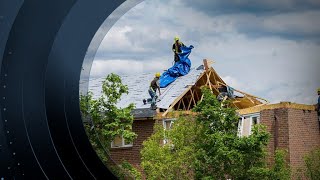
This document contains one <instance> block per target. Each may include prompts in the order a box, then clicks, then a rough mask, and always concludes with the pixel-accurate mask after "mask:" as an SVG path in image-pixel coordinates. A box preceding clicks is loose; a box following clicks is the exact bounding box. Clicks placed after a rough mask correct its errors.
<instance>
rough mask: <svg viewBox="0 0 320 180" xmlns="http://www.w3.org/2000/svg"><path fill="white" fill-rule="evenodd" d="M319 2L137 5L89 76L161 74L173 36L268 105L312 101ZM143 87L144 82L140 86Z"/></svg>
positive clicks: (318, 76)
mask: <svg viewBox="0 0 320 180" xmlns="http://www.w3.org/2000/svg"><path fill="white" fill-rule="evenodd" d="M319 18H320V1H319V0H268V1H257V0H234V1H223V0H197V1H194V0H145V1H143V2H141V3H139V4H138V5H136V6H135V7H133V8H131V9H130V10H129V11H128V12H127V13H125V14H124V15H123V16H122V17H121V18H120V19H119V20H118V21H117V22H116V23H115V25H114V26H113V27H112V28H111V29H110V31H109V32H108V33H107V34H106V36H105V38H104V39H103V41H102V43H101V45H100V47H99V48H98V50H97V53H96V55H95V58H94V61H93V64H92V69H91V77H93V78H96V77H103V76H105V75H107V74H108V73H110V72H115V73H118V74H131V75H134V74H137V73H142V72H157V71H160V72H163V70H165V69H168V68H169V67H171V65H172V61H173V54H172V51H171V47H172V43H173V38H174V37H175V36H176V35H178V36H179V37H180V39H181V40H182V42H183V43H184V44H186V45H193V46H194V47H195V48H194V49H193V51H192V53H191V55H190V56H189V58H190V59H191V61H192V65H193V67H197V66H199V65H201V63H202V60H203V59H204V58H207V59H212V60H214V61H215V62H216V63H215V64H213V67H214V68H215V69H216V71H217V72H218V74H219V75H220V76H221V77H222V78H223V79H224V80H225V81H226V82H227V83H228V84H229V85H230V86H232V87H234V88H236V89H239V90H242V91H245V92H247V93H250V94H253V95H257V96H259V97H262V98H265V99H268V100H269V101H270V102H271V103H278V102H280V101H291V102H296V103H306V104H314V103H316V99H317V95H316V89H317V88H318V87H320V73H319V68H320V20H319ZM147 83H149V82H147Z"/></svg>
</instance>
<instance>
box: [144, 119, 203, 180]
mask: <svg viewBox="0 0 320 180" xmlns="http://www.w3.org/2000/svg"><path fill="white" fill-rule="evenodd" d="M196 131H197V129H196V126H195V122H194V121H192V120H191V119H188V118H180V119H178V120H176V121H175V122H174V124H173V128H172V130H169V131H167V130H164V128H163V126H162V124H159V123H156V125H155V132H156V133H154V134H153V135H152V136H151V137H150V138H149V140H147V141H145V142H144V143H143V146H144V148H143V149H142V150H141V155H142V163H141V166H142V167H143V169H144V172H145V173H146V176H147V178H148V179H190V177H193V161H194V160H195V156H194V154H195V147H194V146H193V143H194V141H195V139H194V138H195V134H196ZM164 139H168V140H170V141H169V142H170V143H167V144H163V140H164Z"/></svg>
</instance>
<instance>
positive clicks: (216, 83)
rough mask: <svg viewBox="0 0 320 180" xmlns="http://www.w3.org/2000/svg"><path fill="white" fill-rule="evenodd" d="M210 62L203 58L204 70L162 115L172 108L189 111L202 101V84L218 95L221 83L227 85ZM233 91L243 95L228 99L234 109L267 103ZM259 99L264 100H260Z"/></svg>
mask: <svg viewBox="0 0 320 180" xmlns="http://www.w3.org/2000/svg"><path fill="white" fill-rule="evenodd" d="M212 63H213V61H209V60H206V59H204V60H203V64H204V70H205V71H204V72H203V73H202V74H201V75H200V76H199V78H198V79H197V81H196V82H195V83H194V84H193V85H189V86H188V88H187V89H186V90H185V91H184V92H183V93H182V94H181V95H180V96H179V97H178V98H177V99H176V100H175V101H174V102H173V103H172V104H171V105H170V107H169V108H168V109H166V111H165V112H164V113H163V114H162V116H166V115H167V114H168V112H170V111H172V110H183V111H190V110H191V109H192V108H193V107H194V106H195V105H196V104H197V102H199V101H202V99H203V95H202V93H201V88H202V87H204V86H205V87H208V88H209V89H210V90H211V92H212V93H213V94H215V95H216V96H218V95H219V90H218V88H219V87H220V86H221V85H223V86H227V84H226V83H225V82H224V81H223V80H222V78H221V77H220V76H219V75H218V73H217V72H216V71H215V70H214V69H213V68H212V67H210V64H212ZM234 91H236V92H238V93H240V94H242V95H243V96H241V97H235V98H232V99H229V100H230V101H231V105H232V106H233V107H234V108H236V109H244V108H249V107H254V106H257V105H262V104H267V103H269V102H268V101H267V100H265V99H263V98H259V97H256V96H253V95H250V94H248V93H245V92H242V91H240V90H236V89H234ZM261 100H262V101H264V102H261Z"/></svg>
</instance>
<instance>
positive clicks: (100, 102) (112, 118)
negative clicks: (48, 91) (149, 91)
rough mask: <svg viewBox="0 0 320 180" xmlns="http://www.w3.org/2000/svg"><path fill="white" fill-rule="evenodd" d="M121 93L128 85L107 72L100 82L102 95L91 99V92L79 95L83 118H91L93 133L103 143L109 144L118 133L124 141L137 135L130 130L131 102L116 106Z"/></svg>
mask: <svg viewBox="0 0 320 180" xmlns="http://www.w3.org/2000/svg"><path fill="white" fill-rule="evenodd" d="M123 94H128V87H127V86H126V85H123V84H122V81H121V78H120V77H119V76H118V75H116V74H113V73H111V74H109V75H108V76H107V77H106V78H105V80H104V81H103V82H102V95H101V96H100V97H99V98H98V99H93V96H92V92H89V93H88V94H86V95H81V96H80V109H81V112H82V114H83V116H84V118H87V119H91V120H92V122H93V124H94V130H95V133H97V134H98V136H99V138H101V139H102V141H103V145H105V146H110V142H111V141H112V140H113V139H114V138H115V137H116V136H118V135H122V136H123V137H124V139H125V140H126V141H133V140H134V138H136V137H137V135H136V134H135V133H134V132H132V123H133V116H132V115H131V111H132V109H133V108H134V105H133V104H130V105H129V106H127V107H125V108H118V107H117V106H116V104H117V103H118V101H119V100H120V98H121V96H122V95H123Z"/></svg>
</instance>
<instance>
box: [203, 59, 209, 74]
mask: <svg viewBox="0 0 320 180" xmlns="http://www.w3.org/2000/svg"><path fill="white" fill-rule="evenodd" d="M203 65H204V70H206V71H208V70H209V64H208V60H207V59H203Z"/></svg>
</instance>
